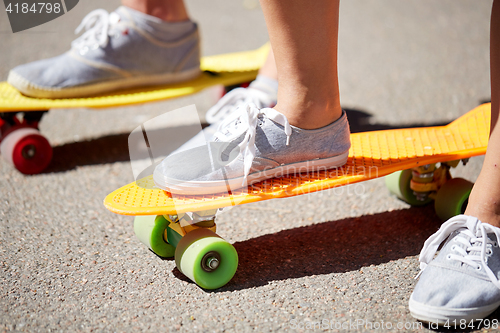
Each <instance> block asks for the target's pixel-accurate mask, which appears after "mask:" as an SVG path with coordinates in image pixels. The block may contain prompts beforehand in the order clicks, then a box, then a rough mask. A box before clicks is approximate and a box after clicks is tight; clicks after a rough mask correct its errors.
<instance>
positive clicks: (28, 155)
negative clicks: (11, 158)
mask: <svg viewBox="0 0 500 333" xmlns="http://www.w3.org/2000/svg"><path fill="white" fill-rule="evenodd" d="M21 154H22V155H23V157H24V158H25V159H27V160H29V159H32V158H33V157H34V156H35V154H36V147H35V146H34V145H27V146H26V147H24V148H23V150H22V152H21Z"/></svg>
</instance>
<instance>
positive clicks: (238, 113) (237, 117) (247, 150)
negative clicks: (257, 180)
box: [214, 103, 292, 184]
mask: <svg viewBox="0 0 500 333" xmlns="http://www.w3.org/2000/svg"><path fill="white" fill-rule="evenodd" d="M261 115H262V116H265V117H267V118H269V119H271V120H273V121H275V122H276V123H278V124H280V125H282V126H283V127H284V129H285V134H286V145H287V146H288V145H289V143H290V136H291V135H292V127H291V126H290V124H289V123H288V119H286V117H285V115H283V114H281V113H279V112H278V111H276V110H274V109H269V108H265V109H259V108H258V107H257V106H256V105H255V104H253V103H249V104H246V105H241V106H240V107H239V108H238V109H237V110H235V111H233V112H232V113H231V114H230V115H229V117H228V118H226V119H225V120H224V121H222V122H221V124H220V125H219V127H218V129H217V132H216V133H215V134H214V140H215V141H230V140H231V139H234V138H237V137H239V136H240V135H242V134H243V133H245V137H244V138H243V141H241V142H240V143H239V144H238V147H239V148H240V154H241V155H242V156H243V165H244V178H243V184H245V182H246V179H247V176H248V174H249V173H250V169H251V168H252V163H253V160H254V158H255V134H256V132H257V125H258V124H259V116H261Z"/></svg>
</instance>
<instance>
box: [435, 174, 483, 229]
mask: <svg viewBox="0 0 500 333" xmlns="http://www.w3.org/2000/svg"><path fill="white" fill-rule="evenodd" d="M472 186H474V184H473V183H471V182H470V181H468V180H465V179H463V178H453V179H450V180H448V181H447V182H446V183H444V185H443V186H441V188H440V189H439V191H438V192H437V195H436V200H435V202H434V208H435V209H436V214H437V215H438V216H439V218H440V219H441V220H443V221H446V220H448V219H449V218H452V217H453V216H456V215H460V214H463V213H464V212H465V208H467V202H468V201H469V195H470V192H471V191H472Z"/></svg>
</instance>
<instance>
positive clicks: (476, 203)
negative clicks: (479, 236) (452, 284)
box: [465, 1, 500, 227]
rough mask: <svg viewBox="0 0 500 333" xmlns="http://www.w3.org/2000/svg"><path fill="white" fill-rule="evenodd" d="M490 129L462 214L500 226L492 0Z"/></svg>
mask: <svg viewBox="0 0 500 333" xmlns="http://www.w3.org/2000/svg"><path fill="white" fill-rule="evenodd" d="M490 70H491V130H490V141H489V143H488V150H487V151H486V157H485V159H484V164H483V168H482V169H481V173H480V175H479V177H478V179H477V181H476V184H475V185H474V188H473V189H472V193H471V196H470V198H469V204H468V205H467V210H466V211H465V214H467V215H472V216H475V217H477V218H478V219H480V220H481V221H483V222H485V223H489V224H491V225H494V226H496V227H500V128H499V126H498V115H499V112H500V3H499V2H498V1H494V2H493V9H492V12H491V35H490Z"/></svg>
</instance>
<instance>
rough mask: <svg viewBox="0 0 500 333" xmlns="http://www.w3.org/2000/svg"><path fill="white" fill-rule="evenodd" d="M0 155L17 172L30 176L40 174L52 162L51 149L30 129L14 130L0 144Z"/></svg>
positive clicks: (44, 140)
mask: <svg viewBox="0 0 500 333" xmlns="http://www.w3.org/2000/svg"><path fill="white" fill-rule="evenodd" d="M0 153H1V154H2V155H3V156H4V158H5V159H6V160H7V161H9V162H10V163H12V164H14V166H15V167H16V169H17V170H19V171H20V172H22V173H24V174H28V175H32V174H37V173H40V172H42V171H43V170H44V169H45V168H46V167H47V166H48V165H49V163H50V161H51V160H52V147H51V146H50V144H49V142H48V141H47V139H46V138H45V137H44V136H43V135H41V134H40V132H39V131H38V130H36V129H34V128H31V127H23V128H19V129H16V130H14V131H12V132H10V133H9V134H7V136H6V137H5V138H4V139H3V140H2V142H1V143H0Z"/></svg>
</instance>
